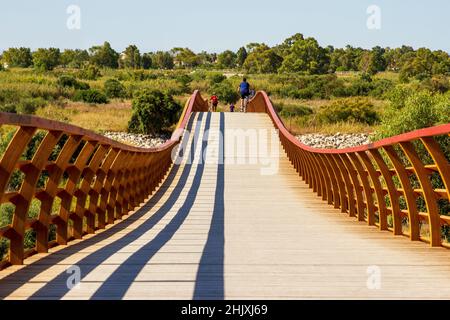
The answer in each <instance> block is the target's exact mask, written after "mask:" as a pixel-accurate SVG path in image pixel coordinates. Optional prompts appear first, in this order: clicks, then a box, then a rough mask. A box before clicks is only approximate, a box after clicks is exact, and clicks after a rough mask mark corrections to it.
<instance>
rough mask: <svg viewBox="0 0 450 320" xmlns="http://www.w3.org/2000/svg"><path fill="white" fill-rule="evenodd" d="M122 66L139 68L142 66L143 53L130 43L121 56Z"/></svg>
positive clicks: (120, 64) (120, 63)
mask: <svg viewBox="0 0 450 320" xmlns="http://www.w3.org/2000/svg"><path fill="white" fill-rule="evenodd" d="M119 67H120V68H130V69H139V68H140V67H141V53H140V52H139V49H138V47H136V46H135V45H129V46H128V47H127V48H126V49H125V51H124V52H122V54H121V55H120V58H119Z"/></svg>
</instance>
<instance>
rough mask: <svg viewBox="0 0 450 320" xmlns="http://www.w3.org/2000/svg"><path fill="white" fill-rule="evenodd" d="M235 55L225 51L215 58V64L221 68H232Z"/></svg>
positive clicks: (234, 64)
mask: <svg viewBox="0 0 450 320" xmlns="http://www.w3.org/2000/svg"><path fill="white" fill-rule="evenodd" d="M236 58H237V56H236V53H234V52H233V51H231V50H226V51H224V52H222V53H221V54H219V55H218V56H217V64H218V66H219V67H221V68H234V67H235V66H236Z"/></svg>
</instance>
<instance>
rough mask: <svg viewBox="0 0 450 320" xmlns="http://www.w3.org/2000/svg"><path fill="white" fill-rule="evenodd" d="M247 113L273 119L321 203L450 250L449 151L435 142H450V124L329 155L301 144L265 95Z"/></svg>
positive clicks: (326, 152)
mask: <svg viewBox="0 0 450 320" xmlns="http://www.w3.org/2000/svg"><path fill="white" fill-rule="evenodd" d="M248 111H249V112H265V113H267V114H268V115H269V117H270V118H271V119H272V121H273V123H274V125H275V127H276V129H278V130H279V136H280V140H281V143H282V145H283V147H284V149H285V151H286V153H287V156H288V157H289V159H290V161H291V162H292V164H293V165H294V167H295V168H296V170H297V171H298V172H299V174H300V176H302V178H303V179H304V180H305V181H306V183H307V184H309V186H310V187H311V188H312V189H313V190H314V192H316V193H317V194H318V195H319V196H321V197H322V199H323V200H326V201H328V203H329V204H333V205H334V207H335V208H340V209H341V211H342V212H346V213H348V214H349V215H350V216H354V217H357V219H358V220H359V221H367V224H369V225H376V226H378V227H379V228H380V230H390V231H392V232H393V234H394V235H406V236H409V237H410V238H411V240H422V241H426V242H429V243H430V244H431V246H441V245H442V246H445V247H449V244H448V243H447V242H446V241H443V240H445V239H443V229H444V228H445V227H446V226H449V225H450V216H449V214H450V212H445V211H447V209H446V208H448V203H449V202H448V201H449V199H450V164H449V160H448V159H447V158H446V155H445V153H447V154H448V153H450V150H447V149H444V148H445V144H443V145H440V144H439V142H438V141H437V140H436V139H437V138H439V139H441V138H440V137H446V138H448V136H449V133H450V124H446V125H441V126H438V127H433V128H428V129H422V130H417V131H414V132H410V133H406V134H403V135H400V136H396V137H392V138H389V139H384V140H381V141H378V142H375V143H373V144H369V145H365V146H360V147H356V148H349V149H343V150H328V149H315V148H311V147H309V146H306V145H304V144H302V143H300V142H299V141H298V139H296V138H295V137H294V136H293V135H292V134H291V133H290V132H289V131H288V130H287V129H286V127H285V126H284V124H283V122H282V121H281V119H280V117H279V116H278V115H277V113H276V111H275V109H274V107H273V105H272V103H271V101H270V99H269V97H268V96H267V94H266V93H265V92H258V93H257V94H256V96H255V97H254V98H253V99H252V101H250V103H249V106H248ZM447 148H448V146H447ZM436 186H437V187H436Z"/></svg>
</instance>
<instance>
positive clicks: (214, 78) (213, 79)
mask: <svg viewBox="0 0 450 320" xmlns="http://www.w3.org/2000/svg"><path fill="white" fill-rule="evenodd" d="M226 79H227V77H225V76H224V75H223V74H221V73H213V74H211V75H209V76H208V80H209V85H210V86H214V85H215V84H218V83H221V82H223V81H225V80H226Z"/></svg>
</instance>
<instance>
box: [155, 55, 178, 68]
mask: <svg viewBox="0 0 450 320" xmlns="http://www.w3.org/2000/svg"><path fill="white" fill-rule="evenodd" d="M153 63H154V65H155V67H157V68H159V69H173V67H174V61H173V56H172V55H171V54H170V53H169V52H164V51H158V52H156V53H155V55H154V56H153Z"/></svg>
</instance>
